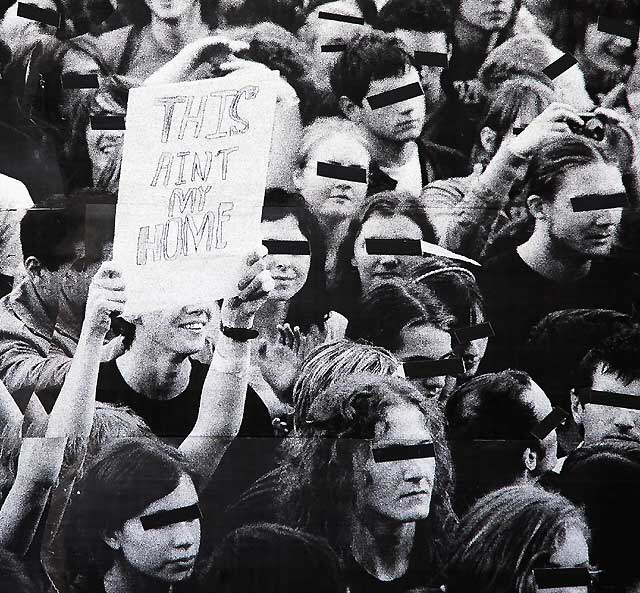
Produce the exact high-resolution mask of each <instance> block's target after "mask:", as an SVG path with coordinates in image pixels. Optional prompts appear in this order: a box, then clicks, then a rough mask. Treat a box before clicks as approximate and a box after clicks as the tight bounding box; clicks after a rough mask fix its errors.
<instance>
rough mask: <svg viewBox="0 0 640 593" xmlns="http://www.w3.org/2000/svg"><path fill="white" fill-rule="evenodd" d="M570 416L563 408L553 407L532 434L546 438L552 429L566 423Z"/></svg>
mask: <svg viewBox="0 0 640 593" xmlns="http://www.w3.org/2000/svg"><path fill="white" fill-rule="evenodd" d="M568 417H569V414H567V413H566V412H565V411H564V410H563V409H562V408H553V410H551V412H549V414H547V416H545V417H544V418H543V419H542V420H541V421H540V422H539V423H538V425H537V426H536V427H535V428H534V429H533V430H532V431H531V434H532V435H533V436H534V437H535V438H537V439H539V440H542V439H545V438H546V437H547V436H548V435H549V434H550V433H551V431H552V430H555V429H556V428H558V426H560V425H562V424H564V422H565V421H566V420H567V418H568Z"/></svg>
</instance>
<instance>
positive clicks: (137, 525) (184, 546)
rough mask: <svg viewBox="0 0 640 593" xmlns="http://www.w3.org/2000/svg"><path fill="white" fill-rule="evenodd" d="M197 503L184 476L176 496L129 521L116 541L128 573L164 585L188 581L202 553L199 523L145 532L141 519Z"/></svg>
mask: <svg viewBox="0 0 640 593" xmlns="http://www.w3.org/2000/svg"><path fill="white" fill-rule="evenodd" d="M197 503H198V495H197V493H196V489H195V488H194V486H193V482H192V481H191V479H190V478H188V477H186V476H183V477H182V479H181V480H180V484H179V485H178V487H177V488H176V489H175V490H173V492H170V493H169V494H167V496H165V497H163V498H160V499H159V500H156V501H154V502H153V503H151V504H150V505H149V506H148V507H146V508H145V509H144V511H143V512H142V513H140V515H138V516H136V517H133V518H131V519H129V520H128V521H127V522H126V523H125V524H124V525H123V527H122V529H120V530H119V531H118V532H117V533H116V534H115V537H114V538H113V540H115V546H117V549H118V550H119V551H120V553H121V555H122V558H123V560H124V562H126V563H127V564H128V569H129V570H130V571H132V572H134V573H138V574H142V575H144V576H145V577H148V578H151V579H154V580H157V581H160V582H162V583H178V582H180V581H184V580H185V579H187V578H189V577H190V576H191V574H192V573H193V569H194V566H195V561H196V556H197V554H198V551H199V549H200V519H192V520H186V521H181V522H179V523H172V524H170V525H165V526H164V527H158V528H156V529H145V528H144V527H143V526H142V522H141V521H140V517H142V516H145V515H151V514H155V513H161V512H166V511H172V510H175V509H179V508H184V507H187V506H191V505H194V504H197ZM110 545H112V546H113V545H114V544H110Z"/></svg>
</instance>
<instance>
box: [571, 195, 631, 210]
mask: <svg viewBox="0 0 640 593" xmlns="http://www.w3.org/2000/svg"><path fill="white" fill-rule="evenodd" d="M628 205H629V200H628V198H627V194H625V193H619V194H607V195H604V196H603V195H599V194H593V195H586V196H578V197H576V198H571V207H572V208H573V211H574V212H589V211H591V210H608V209H609V208H624V207H625V206H628Z"/></svg>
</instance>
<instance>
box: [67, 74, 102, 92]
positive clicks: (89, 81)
mask: <svg viewBox="0 0 640 593" xmlns="http://www.w3.org/2000/svg"><path fill="white" fill-rule="evenodd" d="M62 86H63V88H65V89H97V88H99V87H100V83H99V82H98V75H97V74H76V73H75V72H72V73H69V74H63V75H62Z"/></svg>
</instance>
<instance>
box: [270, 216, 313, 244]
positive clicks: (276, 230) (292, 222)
mask: <svg viewBox="0 0 640 593" xmlns="http://www.w3.org/2000/svg"><path fill="white" fill-rule="evenodd" d="M260 230H261V232H262V238H263V239H269V238H273V239H281V238H284V237H286V238H292V239H295V240H305V237H304V235H303V234H302V231H301V230H300V224H299V223H298V219H297V218H296V217H295V216H294V215H293V214H289V215H287V216H285V217H284V218H281V219H279V220H263V221H262V222H261V223H260Z"/></svg>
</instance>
